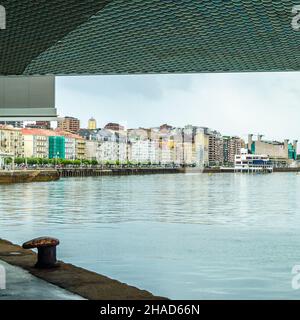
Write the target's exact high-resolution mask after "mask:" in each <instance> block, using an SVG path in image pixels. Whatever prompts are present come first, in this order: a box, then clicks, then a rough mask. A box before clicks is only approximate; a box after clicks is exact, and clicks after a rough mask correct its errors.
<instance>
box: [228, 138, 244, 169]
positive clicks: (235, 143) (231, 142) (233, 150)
mask: <svg viewBox="0 0 300 320" xmlns="http://www.w3.org/2000/svg"><path fill="white" fill-rule="evenodd" d="M243 145H244V142H243V140H242V139H241V138H239V137H230V136H223V158H224V164H226V165H233V164H234V163H235V156H236V155H240V154H241V149H242V147H243Z"/></svg>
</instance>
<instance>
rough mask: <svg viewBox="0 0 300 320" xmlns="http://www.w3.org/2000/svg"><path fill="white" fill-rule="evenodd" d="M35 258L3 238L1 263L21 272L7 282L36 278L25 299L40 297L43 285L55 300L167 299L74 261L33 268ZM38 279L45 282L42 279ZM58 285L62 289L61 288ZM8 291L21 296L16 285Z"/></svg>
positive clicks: (3, 292)
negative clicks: (31, 291)
mask: <svg viewBox="0 0 300 320" xmlns="http://www.w3.org/2000/svg"><path fill="white" fill-rule="evenodd" d="M36 261H37V254H36V253H35V252H33V251H31V250H25V249H23V248H22V247H20V246H18V245H15V244H12V243H11V242H8V241H6V240H1V239H0V265H1V263H3V262H4V263H6V264H8V265H9V266H8V274H9V273H10V272H11V270H13V269H12V268H13V267H17V268H18V269H17V270H18V272H19V275H18V274H17V276H16V278H14V277H13V276H9V277H8V283H7V285H8V286H10V285H11V284H10V283H9V281H10V279H14V280H13V281H16V282H18V281H19V283H22V282H23V284H25V285H28V286H29V287H30V283H28V281H29V282H30V281H34V282H33V286H34V287H32V288H31V289H32V290H33V289H35V290H33V293H32V295H30V294H29V295H27V296H26V297H25V299H26V300H35V299H38V300H40V298H39V297H38V292H39V290H42V288H46V289H47V290H48V291H47V292H48V298H49V296H50V298H51V297H53V299H57V298H59V297H61V298H62V299H68V300H69V299H87V300H166V298H163V297H156V296H154V295H153V294H151V293H150V292H148V291H145V290H140V289H138V288H136V287H133V286H130V285H127V284H125V283H121V282H119V281H117V280H113V279H110V278H108V277H106V276H103V275H100V274H97V273H95V272H91V271H88V270H85V269H82V268H79V267H76V266H74V265H72V264H67V263H64V262H62V261H59V264H58V266H57V267H55V268H52V269H37V268H35V267H34V265H35V263H36ZM4 267H5V265H4ZM28 274H30V275H32V276H33V278H31V277H29V278H28ZM24 276H25V279H24ZM22 277H23V280H22ZM26 277H27V280H26ZM37 278H38V279H41V280H43V281H42V282H39V281H37ZM18 279H19V280H18ZM45 282H46V284H49V286H47V285H46V284H45ZM52 285H53V286H52ZM8 288H9V287H8ZM59 288H61V289H62V290H59ZM0 293H1V294H0V300H1V296H2V297H3V298H5V290H4V291H2V292H1V291H0ZM8 294H9V296H10V297H14V296H15V297H17V296H19V295H20V294H21V295H22V293H20V291H19V289H13V287H12V289H10V291H8ZM9 296H8V298H9ZM6 298H7V296H6ZM45 298H47V294H46V295H45Z"/></svg>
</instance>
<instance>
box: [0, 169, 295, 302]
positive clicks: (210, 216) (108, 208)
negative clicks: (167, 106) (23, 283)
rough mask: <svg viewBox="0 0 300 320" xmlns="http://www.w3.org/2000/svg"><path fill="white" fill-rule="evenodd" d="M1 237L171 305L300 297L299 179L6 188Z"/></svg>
mask: <svg viewBox="0 0 300 320" xmlns="http://www.w3.org/2000/svg"><path fill="white" fill-rule="evenodd" d="M0 226H1V233H0V238H3V239H7V240H10V241H12V242H15V243H18V244H22V243H23V242H25V241H27V240H30V239H31V238H34V237H38V236H53V237H57V238H59V239H60V241H61V245H60V246H59V247H58V256H59V259H60V260H63V261H65V262H70V263H73V264H75V265H78V266H81V267H83V268H86V269H89V270H93V271H96V272H98V273H101V274H104V275H107V276H109V277H112V278H115V279H117V280H119V281H122V282H126V283H128V284H130V285H134V286H137V287H139V288H141V289H146V290H149V291H151V292H152V293H153V294H155V295H160V296H166V297H168V298H171V299H280V298H282V299H300V290H295V288H294V289H293V288H292V278H293V277H294V275H293V274H292V268H293V266H295V265H300V176H299V175H296V174H295V173H273V174H265V175H263V174H261V175H259V174H258V175H251V174H250V175H248V174H229V173H227V174H213V175H208V174H194V173H191V174H170V175H168V174H166V175H148V176H120V177H118V176H114V177H110V176H107V177H94V178H92V177H91V178H67V179H61V180H60V181H55V182H45V183H44V182H42V183H30V184H15V185H0Z"/></svg>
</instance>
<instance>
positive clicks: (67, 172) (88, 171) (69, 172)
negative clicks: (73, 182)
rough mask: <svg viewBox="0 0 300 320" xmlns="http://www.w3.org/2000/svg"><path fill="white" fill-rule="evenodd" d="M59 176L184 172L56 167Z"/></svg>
mask: <svg viewBox="0 0 300 320" xmlns="http://www.w3.org/2000/svg"><path fill="white" fill-rule="evenodd" d="M58 173H59V176H60V177H63V178H68V177H99V176H129V175H148V174H176V173H184V170H183V169H180V168H116V169H95V168H71V169H68V168H63V169H58Z"/></svg>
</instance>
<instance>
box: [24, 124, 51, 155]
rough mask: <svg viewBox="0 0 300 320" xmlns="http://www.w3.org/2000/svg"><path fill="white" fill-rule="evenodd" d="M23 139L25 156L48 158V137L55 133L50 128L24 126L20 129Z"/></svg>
mask: <svg viewBox="0 0 300 320" xmlns="http://www.w3.org/2000/svg"><path fill="white" fill-rule="evenodd" d="M21 133H22V135H23V141H24V157H25V158H42V159H45V158H48V157H49V137H50V136H51V135H55V132H54V131H52V130H44V129H34V128H24V129H21Z"/></svg>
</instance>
